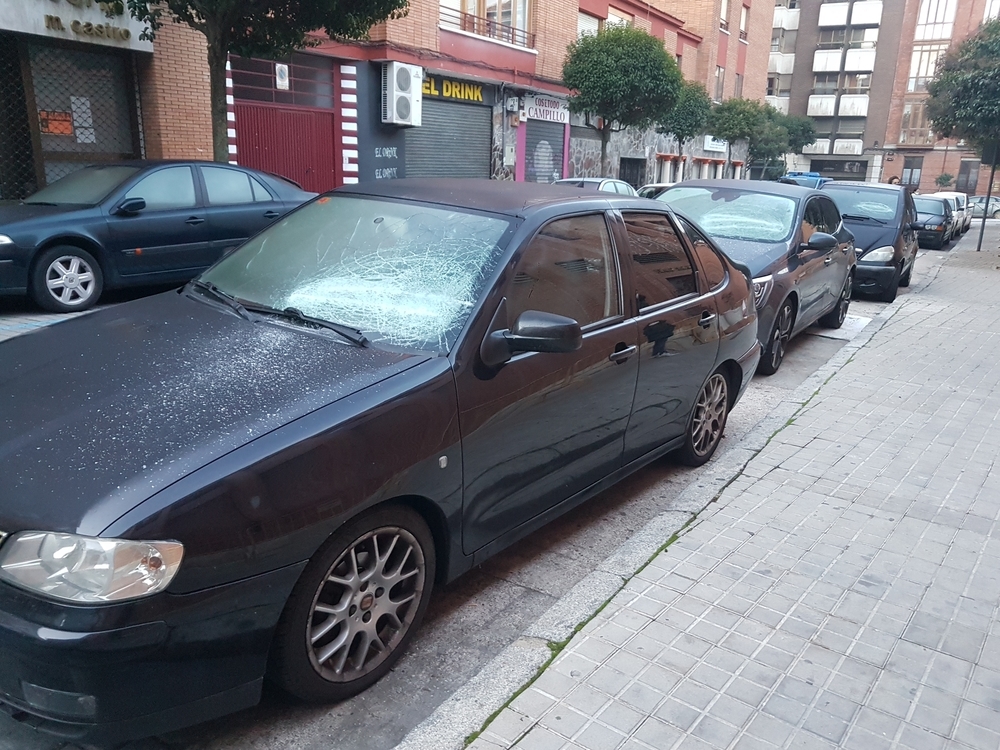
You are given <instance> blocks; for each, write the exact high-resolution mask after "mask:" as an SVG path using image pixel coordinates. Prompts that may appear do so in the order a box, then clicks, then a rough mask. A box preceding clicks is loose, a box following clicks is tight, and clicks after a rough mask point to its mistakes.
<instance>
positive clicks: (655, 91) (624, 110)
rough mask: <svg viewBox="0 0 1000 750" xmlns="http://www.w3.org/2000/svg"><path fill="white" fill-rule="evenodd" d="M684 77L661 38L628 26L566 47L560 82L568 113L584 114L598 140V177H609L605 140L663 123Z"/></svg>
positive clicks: (612, 29) (595, 35) (584, 38)
mask: <svg viewBox="0 0 1000 750" xmlns="http://www.w3.org/2000/svg"><path fill="white" fill-rule="evenodd" d="M682 82H683V78H682V77H681V73H680V71H679V70H678V69H677V63H675V62H674V59H673V58H672V57H671V56H670V55H668V54H667V51H666V50H665V49H664V47H663V40H662V39H657V38H656V37H654V36H651V35H650V34H647V33H646V32H645V31H642V30H641V29H636V28H632V27H631V26H611V27H605V28H604V29H602V30H601V31H599V32H598V33H597V34H594V35H587V36H583V37H581V38H580V39H578V40H577V41H575V42H573V43H572V44H570V45H569V48H568V49H567V52H566V61H565V62H564V63H563V83H565V84H566V86H567V87H568V88H570V89H571V90H573V92H574V93H573V95H572V96H571V97H570V100H569V109H570V112H576V113H582V114H584V115H586V124H587V126H588V127H591V128H593V129H594V130H596V131H597V132H598V133H599V134H600V136H601V175H602V176H604V177H606V176H608V141H610V140H611V134H612V133H614V132H618V131H620V130H624V129H625V128H646V127H649V126H650V125H652V124H653V123H654V122H663V121H664V120H666V118H667V116H668V114H669V112H670V110H671V109H672V108H673V106H674V104H675V103H676V101H677V98H678V96H679V95H680V93H681V85H682Z"/></svg>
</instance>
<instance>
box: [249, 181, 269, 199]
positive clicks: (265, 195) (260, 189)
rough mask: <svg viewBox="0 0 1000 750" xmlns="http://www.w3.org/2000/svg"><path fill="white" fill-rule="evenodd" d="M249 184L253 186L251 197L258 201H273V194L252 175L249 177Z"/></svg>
mask: <svg viewBox="0 0 1000 750" xmlns="http://www.w3.org/2000/svg"><path fill="white" fill-rule="evenodd" d="M250 184H251V185H252V186H253V199H254V200H255V201H257V202H258V203H264V202H267V201H273V200H274V196H272V195H271V193H269V192H268V190H267V188H266V187H264V186H263V185H261V184H260V183H259V182H258V181H257V180H255V179H254V178H253V177H251V178H250Z"/></svg>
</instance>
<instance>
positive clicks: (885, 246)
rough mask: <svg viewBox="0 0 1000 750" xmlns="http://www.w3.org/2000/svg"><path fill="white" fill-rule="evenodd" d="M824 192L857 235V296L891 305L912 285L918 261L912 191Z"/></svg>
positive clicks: (837, 186) (840, 186) (865, 186)
mask: <svg viewBox="0 0 1000 750" xmlns="http://www.w3.org/2000/svg"><path fill="white" fill-rule="evenodd" d="M823 191H824V192H827V193H829V194H830V197H832V198H833V200H834V202H835V203H836V204H837V208H839V209H840V215H841V217H842V218H843V220H844V224H846V225H847V227H848V228H849V229H850V230H851V233H852V234H853V235H854V247H855V251H856V252H857V256H858V267H857V271H856V273H855V276H854V292H855V293H863V294H870V295H874V296H875V297H876V298H877V299H879V300H880V301H882V302H892V301H893V300H894V299H896V292H897V290H898V289H899V287H901V286H902V287H907V286H909V285H910V278H911V276H912V275H913V264H914V263H916V261H917V232H916V229H915V222H916V220H917V210H916V208H915V207H914V205H913V198H912V197H911V196H910V193H909V191H908V190H907V189H906V188H904V187H902V186H900V185H886V184H883V183H878V182H874V183H873V182H828V183H826V184H825V185H823Z"/></svg>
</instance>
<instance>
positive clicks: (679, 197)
mask: <svg viewBox="0 0 1000 750" xmlns="http://www.w3.org/2000/svg"><path fill="white" fill-rule="evenodd" d="M656 200H658V201H663V202H664V203H666V204H667V205H669V206H670V207H671V208H675V209H677V210H678V211H680V212H681V213H682V214H684V215H685V216H687V217H688V218H690V219H693V220H694V221H695V222H696V223H697V224H698V225H699V226H700V227H701V228H702V229H703V230H704V231H705V232H707V233H708V234H710V235H712V236H713V237H723V238H725V239H730V240H746V241H748V242H785V241H787V240H788V238H789V237H791V235H792V229H793V226H794V223H795V214H796V209H797V205H796V203H795V201H794V200H792V199H791V198H786V197H785V196H783V195H770V194H768V193H753V192H750V191H747V190H743V189H739V188H718V187H716V188H708V187H675V188H671V189H670V190H667V191H666V192H665V193H663V194H662V195H660V196H657V198H656Z"/></svg>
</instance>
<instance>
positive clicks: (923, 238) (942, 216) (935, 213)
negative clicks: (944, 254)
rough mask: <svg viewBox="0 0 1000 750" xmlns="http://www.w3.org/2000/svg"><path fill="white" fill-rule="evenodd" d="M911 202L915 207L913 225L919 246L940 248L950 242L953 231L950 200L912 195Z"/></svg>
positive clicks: (953, 216) (933, 248)
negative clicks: (915, 216)
mask: <svg viewBox="0 0 1000 750" xmlns="http://www.w3.org/2000/svg"><path fill="white" fill-rule="evenodd" d="M913 203H914V205H915V206H916V209H917V221H916V223H915V225H914V226H915V228H916V230H917V241H918V242H919V243H920V246H921V247H928V248H931V249H932V250H940V249H941V248H943V247H944V246H945V245H947V244H948V243H949V242H951V239H952V235H953V234H954V232H955V230H954V223H955V214H954V212H953V211H952V210H951V201H949V200H947V199H946V198H932V197H930V196H924V195H914V196H913Z"/></svg>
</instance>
